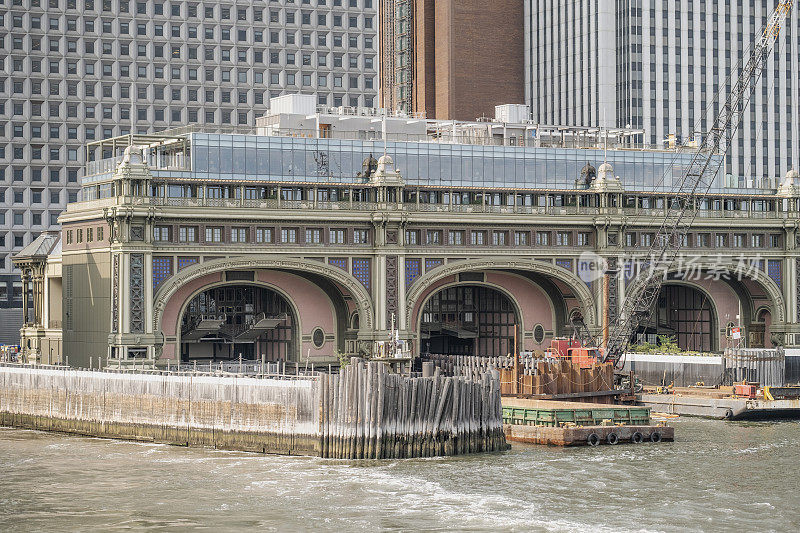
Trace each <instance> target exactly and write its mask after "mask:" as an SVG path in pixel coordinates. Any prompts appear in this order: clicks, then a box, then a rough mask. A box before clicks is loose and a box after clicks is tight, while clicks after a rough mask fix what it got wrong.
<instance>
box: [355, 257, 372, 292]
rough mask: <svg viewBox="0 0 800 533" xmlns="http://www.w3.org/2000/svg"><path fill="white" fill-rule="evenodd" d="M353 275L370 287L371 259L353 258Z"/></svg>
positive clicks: (368, 288)
mask: <svg viewBox="0 0 800 533" xmlns="http://www.w3.org/2000/svg"><path fill="white" fill-rule="evenodd" d="M353 277H354V278H356V279H357V280H358V281H360V282H361V284H362V285H363V286H364V287H366V289H367V290H370V288H371V287H372V269H371V260H370V259H369V258H368V257H363V258H353Z"/></svg>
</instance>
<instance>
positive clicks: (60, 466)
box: [0, 419, 800, 532]
mask: <svg viewBox="0 0 800 533" xmlns="http://www.w3.org/2000/svg"><path fill="white" fill-rule="evenodd" d="M673 422H674V424H675V426H676V428H677V430H676V433H677V439H678V440H677V441H676V442H674V443H662V444H659V445H652V444H641V445H620V446H616V447H613V448H612V447H608V446H601V447H599V448H575V449H561V448H545V447H537V446H526V445H514V447H513V449H512V450H511V451H510V452H507V453H502V454H492V455H479V456H471V457H459V458H444V459H425V460H409V461H369V462H353V463H348V462H344V461H333V460H322V459H318V458H307V457H279V456H263V455H253V454H246V453H237V452H224V451H216V450H208V449H186V448H176V447H170V446H165V445H154V444H141V443H132V442H122V441H113V440H102V439H91V438H83V437H72V436H65V435H55V434H48V433H42V432H35V431H24V430H16V429H8V428H0V531H39V530H48V531H86V530H103V531H108V530H119V529H146V528H159V529H163V530H167V531H183V530H190V529H207V530H228V531H243V530H252V529H254V528H257V529H258V530H272V531H306V530H317V531H322V530H326V531H358V530H368V531H374V530H390V531H391V530H395V531H397V530H403V531H405V530H426V531H452V530H460V531H463V530H469V531H498V530H501V531H592V532H596V531H621V530H627V531H736V530H739V531H748V530H758V531H760V532H767V531H798V530H800V481H799V480H800V476H798V473H797V465H798V462H799V461H800V423H798V422H771V423H763V422H761V423H731V422H721V421H708V420H695V419H680V420H675V421H673Z"/></svg>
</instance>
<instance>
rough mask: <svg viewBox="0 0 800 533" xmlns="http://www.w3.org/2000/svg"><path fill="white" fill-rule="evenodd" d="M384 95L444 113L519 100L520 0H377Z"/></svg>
mask: <svg viewBox="0 0 800 533" xmlns="http://www.w3.org/2000/svg"><path fill="white" fill-rule="evenodd" d="M380 8H381V45H380V49H381V51H380V59H381V103H382V107H384V108H386V109H389V110H392V111H402V112H404V113H407V114H423V113H424V114H425V116H426V117H428V118H435V119H442V120H475V119H476V118H478V117H483V116H486V117H493V116H494V106H496V105H501V104H521V103H523V100H524V83H523V81H524V62H523V60H524V48H523V45H524V40H525V39H524V32H523V29H524V24H523V22H522V18H523V2H522V1H521V0H496V1H493V2H482V1H479V0H458V1H456V0H438V1H434V0H382V1H381V4H380Z"/></svg>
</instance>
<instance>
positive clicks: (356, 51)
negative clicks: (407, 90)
mask: <svg viewBox="0 0 800 533" xmlns="http://www.w3.org/2000/svg"><path fill="white" fill-rule="evenodd" d="M375 1H376V0H249V1H246V2H242V1H238V2H236V1H234V0H222V1H214V2H200V1H184V0H172V1H169V2H161V1H155V0H141V1H136V0H0V65H2V66H3V68H2V70H1V71H0V205H1V206H2V208H0V325H1V326H0V342H8V341H9V340H12V339H13V337H16V336H17V334H18V329H19V326H20V323H21V311H20V308H21V302H22V292H21V291H22V286H21V283H19V278H18V276H16V275H14V273H13V270H12V269H13V266H12V265H11V261H10V258H9V256H10V255H12V254H13V253H14V251H15V250H19V249H20V248H21V247H23V246H24V245H26V244H27V243H29V242H30V241H31V240H32V239H33V238H34V237H35V236H36V235H37V234H38V233H39V232H41V231H44V230H47V229H55V228H57V218H58V215H59V214H60V212H61V211H62V209H63V208H64V206H65V205H66V203H67V202H68V201H75V200H76V199H77V194H78V190H79V180H80V177H81V172H82V170H81V169H82V166H83V164H84V163H85V161H86V159H87V157H88V158H102V157H103V155H102V154H96V153H87V151H86V149H85V148H84V147H85V146H86V144H87V143H89V142H91V141H93V140H99V139H102V138H107V137H112V136H117V135H122V134H127V133H151V132H155V131H159V130H164V129H168V128H173V127H176V126H184V125H187V124H195V123H199V124H201V125H211V126H228V125H232V126H237V127H248V126H252V125H254V121H255V118H256V117H258V116H261V115H263V114H264V112H265V110H266V109H267V105H268V103H269V98H270V97H271V96H278V95H280V94H283V93H294V92H303V93H308V94H315V95H317V97H318V103H319V104H324V105H330V106H354V107H355V106H364V107H372V106H374V105H375V104H377V102H376V101H375V96H377V83H378V80H377V67H378V65H377V60H376V55H377V44H378V43H377V26H378V22H377V8H376V6H374V2H375Z"/></svg>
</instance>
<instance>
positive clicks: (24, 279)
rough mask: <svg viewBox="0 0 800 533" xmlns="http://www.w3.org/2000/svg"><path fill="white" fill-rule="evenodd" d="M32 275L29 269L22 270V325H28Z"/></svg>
mask: <svg viewBox="0 0 800 533" xmlns="http://www.w3.org/2000/svg"><path fill="white" fill-rule="evenodd" d="M30 280H31V276H30V272H29V271H28V269H24V270H23V271H22V325H23V326H27V325H28V313H29V311H30V310H29V309H28V283H30Z"/></svg>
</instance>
